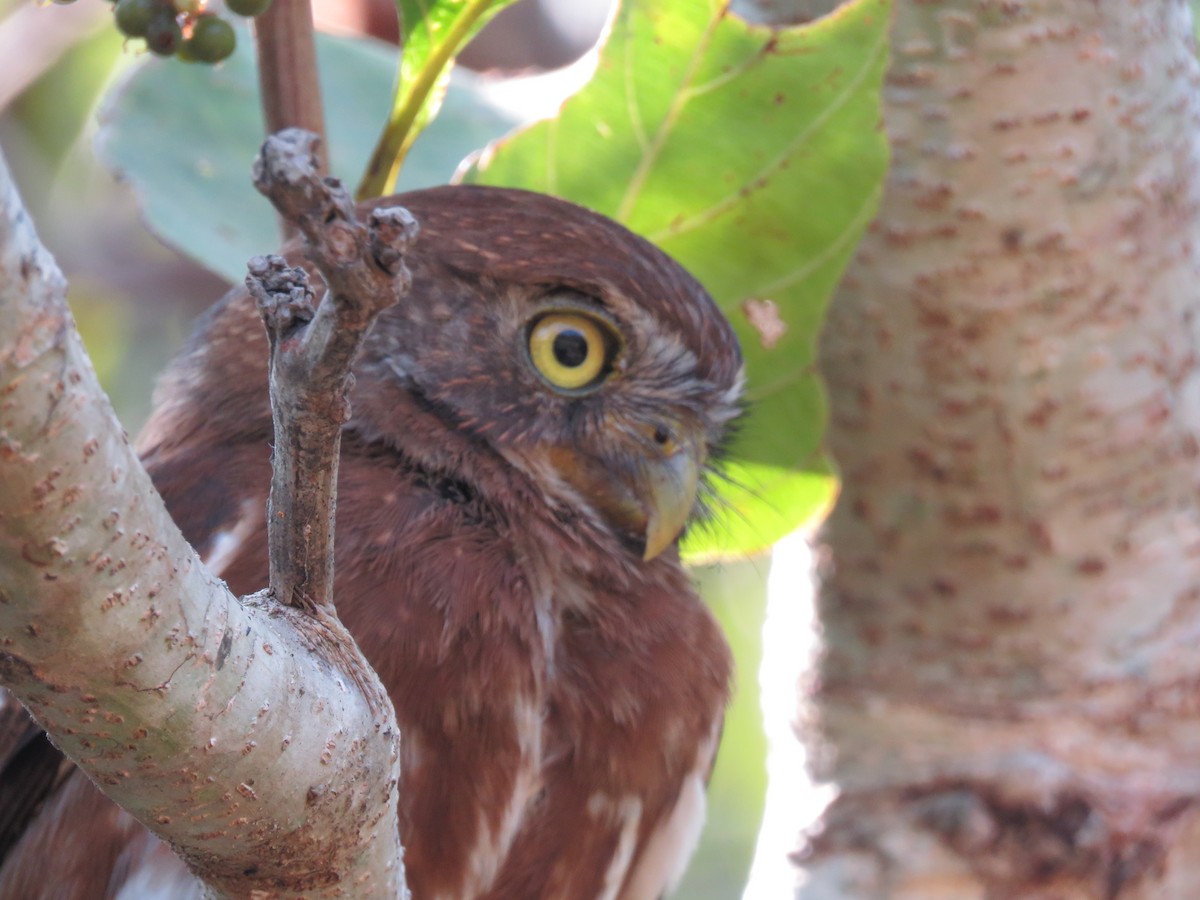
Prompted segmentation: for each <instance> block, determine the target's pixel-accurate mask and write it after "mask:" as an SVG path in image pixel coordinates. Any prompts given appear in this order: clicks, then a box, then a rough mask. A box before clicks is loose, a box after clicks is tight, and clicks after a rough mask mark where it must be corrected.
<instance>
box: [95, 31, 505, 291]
mask: <svg viewBox="0 0 1200 900" xmlns="http://www.w3.org/2000/svg"><path fill="white" fill-rule="evenodd" d="M252 46H253V42H252V41H251V40H250V38H249V35H248V33H247V32H246V31H245V30H244V29H241V30H240V31H239V34H238V50H237V52H235V53H234V55H233V56H232V57H231V58H230V59H228V60H227V61H226V62H225V63H223V64H222V65H220V66H216V67H213V66H200V65H185V64H180V63H179V62H178V61H177V60H161V59H155V58H147V59H146V60H145V61H143V62H142V63H141V64H140V65H138V66H137V67H136V68H135V69H134V71H133V72H131V73H130V76H129V77H128V78H126V79H125V80H124V81H123V82H122V84H121V86H120V87H119V88H118V89H117V91H116V92H115V93H114V95H113V96H112V97H110V98H109V101H108V103H107V104H106V108H105V110H104V112H103V113H102V114H101V130H100V135H99V141H98V143H99V151H100V156H101V158H102V159H103V160H104V161H105V162H106V164H107V165H108V166H109V167H110V168H112V169H114V170H116V172H117V173H118V174H119V175H120V176H121V177H123V178H125V179H126V180H128V181H129V182H130V184H131V185H132V186H133V188H134V190H135V191H136V192H137V194H138V198H139V200H140V202H141V204H142V210H143V215H144V216H145V218H146V221H147V223H148V224H149V225H150V227H151V228H152V229H153V230H154V231H155V232H156V233H157V234H158V235H159V236H160V237H161V238H162V239H163V240H164V241H166V242H167V243H169V244H171V245H173V246H174V247H176V248H178V249H179V250H181V251H182V252H184V253H186V254H187V255H188V256H191V257H192V258H193V259H195V260H197V261H198V262H199V263H201V264H202V265H204V266H207V267H208V268H210V269H212V270H213V271H215V272H217V273H219V274H221V275H223V276H224V277H226V278H228V279H229V280H230V281H241V280H242V278H243V277H244V276H245V274H246V260H247V259H249V258H250V257H251V256H254V255H256V254H261V253H265V252H269V251H271V250H272V249H274V248H275V247H277V246H279V240H280V239H279V225H278V220H277V219H276V216H275V212H274V210H273V209H272V208H271V205H270V204H269V203H268V202H267V201H266V200H265V199H264V198H262V197H261V196H259V194H258V193H257V192H256V191H255V190H254V188H253V186H252V185H251V182H250V166H251V163H252V162H253V161H254V157H255V154H257V152H258V148H259V145H260V144H261V143H262V140H263V137H264V132H263V123H262V112H261V104H260V102H259V90H258V80H257V76H256V75H255V71H254V58H253V53H252V52H250V51H249V49H247V48H250V47H252ZM317 56H318V60H319V63H320V77H321V91H322V96H323V97H325V98H326V101H327V102H326V128H327V130H328V134H329V156H330V167H331V169H332V171H333V174H334V175H336V176H338V177H339V178H341V179H343V180H344V181H348V180H349V179H351V178H354V177H356V176H357V174H358V173H359V172H361V171H362V169H363V166H364V165H365V164H366V160H367V154H368V153H369V150H370V147H371V144H372V142H373V141H374V139H375V135H376V133H377V131H378V128H379V122H380V120H381V118H382V117H383V115H384V114H385V110H387V108H388V104H389V102H390V91H389V88H388V85H389V84H390V82H391V77H392V72H393V70H394V67H395V58H396V49H395V48H394V47H391V46H389V45H386V44H383V43H380V42H377V41H361V40H351V39H348V38H334V37H329V36H327V35H320V34H319V35H317ZM515 124H516V120H515V119H514V118H513V117H512V116H511V115H509V114H505V113H502V112H500V111H499V109H498V108H496V107H494V106H490V105H488V103H487V102H486V101H485V100H484V99H483V95H482V92H481V91H480V90H479V89H478V88H477V87H475V82H474V81H472V80H470V79H462V80H461V81H460V80H458V79H456V80H455V83H454V84H452V85H451V88H450V91H449V93H448V94H447V96H446V103H445V107H444V109H443V111H442V115H440V116H439V117H438V119H437V121H436V122H435V123H433V125H432V126H431V127H430V128H429V130H428V131H427V132H426V134H425V136H424V137H423V139H422V140H421V142H420V143H419V144H418V145H417V146H416V148H415V149H414V151H413V153H412V156H411V158H410V159H409V161H408V164H407V165H406V166H405V168H404V178H403V179H402V180H401V182H400V184H399V185H398V187H399V189H400V190H410V189H413V188H418V187H427V186H429V185H434V184H445V183H446V182H447V181H449V180H450V178H451V176H452V175H453V174H454V170H455V168H456V167H457V165H458V163H459V161H460V160H462V159H463V157H465V156H466V155H467V154H469V153H471V152H472V151H473V150H476V149H478V148H479V147H481V146H483V145H484V144H486V143H487V142H488V141H489V140H492V139H494V138H496V137H498V136H499V135H501V134H503V133H504V132H506V131H508V130H509V129H510V128H512V127H513V125H515Z"/></svg>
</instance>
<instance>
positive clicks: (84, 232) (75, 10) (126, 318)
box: [0, 0, 848, 900]
mask: <svg viewBox="0 0 1200 900" xmlns="http://www.w3.org/2000/svg"><path fill="white" fill-rule="evenodd" d="M697 3H698V4H699V5H701V6H703V7H704V8H705V9H707V8H708V5H707V3H705V2H703V0H697ZM773 5H776V4H773V3H772V2H770V0H763V2H762V3H761V4H760V6H762V7H764V8H767V10H768V12H769V8H770V7H771V6H773ZM315 7H316V15H317V21H318V27H319V28H320V29H322V30H324V31H328V32H334V33H340V34H350V35H360V36H361V35H367V36H371V37H373V38H376V39H378V40H381V41H385V42H389V41H390V42H394V41H395V39H396V34H397V29H396V19H395V8H394V5H393V2H392V0H315ZM609 14H610V0H520V2H518V3H516V4H515V5H513V6H511V7H509V8H508V9H506V10H504V11H503V12H502V13H501V14H500V15H498V16H497V17H496V18H495V19H494V20H493V21H492V22H491V23H490V24H489V25H488V27H487V28H486V29H485V30H484V32H483V33H481V34H480V36H479V37H478V38H477V39H476V40H475V41H474V43H473V44H472V45H471V46H470V47H468V48H467V50H466V51H465V52H464V53H463V54H462V56H460V63H463V64H465V65H467V66H468V67H470V68H472V69H474V70H476V71H479V72H482V73H486V77H487V78H488V79H500V78H503V77H505V76H508V75H512V74H514V73H520V74H522V75H525V76H529V75H536V73H541V72H547V71H548V70H552V69H554V68H555V67H558V66H566V65H569V64H571V63H572V62H573V61H575V60H577V59H578V58H579V57H580V56H581V55H582V54H584V53H585V52H586V51H587V50H588V49H589V48H591V47H592V45H593V44H594V43H595V42H596V40H597V39H598V38H599V36H600V34H601V32H602V30H603V28H604V25H605V22H606V21H607V19H608V16H609ZM380 52H381V53H382V52H384V51H382V50H381V51H380ZM251 53H252V50H251V41H250V40H248V37H247V35H245V34H242V35H241V36H240V39H239V47H238V50H237V54H236V55H235V57H234V58H233V59H231V60H230V61H229V62H228V63H226V64H225V65H226V67H227V68H228V69H229V70H235V69H236V68H237V67H239V66H243V67H245V66H248V65H249V58H250V54H251ZM388 53H389V54H394V49H393V50H391V51H388ZM0 59H3V60H5V61H6V62H5V65H4V66H3V67H0V145H2V146H3V148H4V152H5V154H6V155H7V157H8V159H9V164H10V166H11V167H12V169H13V171H14V173H15V175H16V178H17V182H18V184H19V185H20V186H21V188H22V191H23V195H24V197H25V200H26V203H27V205H28V207H29V209H30V211H31V213H32V215H33V217H34V219H35V221H36V222H37V225H38V229H39V233H40V234H41V237H42V239H43V241H44V242H45V243H46V244H47V246H49V248H50V249H51V251H52V252H53V253H54V254H55V256H56V258H57V259H58V261H59V264H60V265H61V266H62V268H63V270H64V272H65V273H66V275H67V277H68V279H69V282H70V285H71V288H70V297H71V304H72V308H73V310H74V312H75V315H76V318H77V321H78V323H79V326H80V330H81V331H82V333H83V335H84V339H85V341H86V343H87V346H88V349H89V352H90V353H91V355H92V359H93V362H94V363H95V366H96V369H97V371H98V374H99V376H100V379H101V382H102V383H103V385H104V386H105V388H106V390H107V391H108V392H109V395H110V397H111V398H112V401H113V404H114V407H115V408H116V411H117V414H118V416H119V417H120V419H121V421H122V422H123V423H124V425H125V427H126V429H127V430H128V431H129V432H130V433H131V434H135V433H136V432H137V430H138V428H139V427H140V426H141V424H142V422H143V421H144V420H145V417H146V415H147V414H148V412H149V409H150V404H151V396H152V389H153V383H154V378H155V376H156V374H157V373H158V372H159V371H160V370H161V369H162V368H163V366H164V365H165V364H166V362H167V361H168V360H169V359H170V358H171V357H172V356H173V355H174V354H175V353H176V352H177V351H178V349H179V347H180V346H181V344H182V342H183V341H184V339H185V338H186V335H187V333H188V331H189V329H190V327H191V323H192V321H193V320H194V319H195V317H196V316H197V315H199V314H200V313H201V312H202V311H203V310H204V309H206V308H207V307H208V306H209V305H211V304H212V303H213V302H214V301H215V300H216V299H217V298H218V297H219V296H220V295H221V294H222V293H223V292H224V290H225V289H226V287H227V286H228V282H227V281H226V280H224V278H223V277H222V276H220V275H217V274H214V273H213V272H212V271H210V270H209V269H206V268H203V267H201V266H199V265H198V264H196V263H195V262H193V261H192V260H191V259H189V258H188V257H187V256H185V255H184V254H182V253H180V252H177V251H176V250H175V249H172V248H170V247H168V246H166V245H164V244H163V243H161V242H160V241H159V240H158V239H157V238H156V237H154V236H153V235H152V234H151V233H150V232H149V231H148V230H147V228H146V227H145V226H144V225H143V223H142V220H141V218H140V217H139V209H138V205H137V202H136V201H135V197H134V195H133V192H132V191H131V190H130V189H129V186H128V185H127V184H123V183H121V182H120V181H119V180H117V179H115V178H114V177H113V175H112V174H110V172H109V171H108V170H107V169H105V168H104V166H103V165H102V164H101V162H100V161H99V158H98V156H97V154H96V152H95V148H94V145H95V143H96V141H95V137H96V133H97V119H98V115H99V114H100V113H101V110H103V109H104V104H105V95H106V92H107V91H108V90H109V89H110V88H111V87H112V86H113V85H114V84H118V83H121V81H122V79H126V78H128V77H129V70H130V69H131V68H132V67H136V66H137V65H138V64H139V59H138V54H137V53H134V52H132V51H131V50H130V49H128V48H126V47H125V46H124V44H123V40H122V38H121V36H120V35H119V34H118V33H117V32H116V30H115V29H114V28H113V27H112V25H111V13H110V5H109V4H108V3H107V2H103V0H80V2H77V3H75V4H73V5H68V6H53V7H51V6H47V5H44V4H42V3H39V2H37V0H0ZM169 65H170V66H174V67H182V68H187V67H186V66H182V64H179V63H176V62H174V61H172V62H171V63H170V64H169ZM164 71H166V72H172V70H171V69H166V70H164ZM218 71H219V70H218ZM178 73H179V68H176V69H175V70H174V74H178ZM166 77H173V75H169V76H166ZM384 77H385V76H384V75H383V74H382V69H381V74H380V78H384ZM546 77H548V78H552V79H555V80H556V81H557V83H558V84H560V85H561V84H562V83H564V82H565V81H569V80H571V79H573V78H574V77H575V76H567V75H554V74H553V73H551V74H550V75H549V76H546ZM538 83H539V82H538V78H537V77H532V78H527V79H526V80H525V81H523V82H522V84H524V85H525V86H526V87H529V86H533V87H535V88H536V86H537V85H538ZM541 84H542V86H543V87H544V86H545V80H544V79H543V81H542V82H541ZM387 86H389V85H383V87H387ZM148 87H149V88H153V87H154V85H149V86H148ZM159 87H160V88H162V87H163V85H159ZM379 87H381V86H380V85H370V86H368V88H367V89H365V90H363V91H361V92H358V94H356V96H355V98H354V102H355V103H356V104H358V105H361V106H362V107H363V108H364V109H367V110H370V107H371V106H372V105H374V104H376V103H380V104H381V105H380V108H379V110H378V113H377V115H378V120H379V122H382V120H383V117H384V116H385V115H386V112H387V102H386V97H387V91H386V90H382V91H380V90H377V88H379ZM550 94H551V95H553V94H554V91H553V90H551V91H550ZM366 97H370V98H371V99H370V100H369V101H368V100H366V99H364V98H366ZM376 97H380V98H383V99H382V100H378V99H375V98H376ZM329 98H330V95H329V94H328V93H327V94H326V103H327V105H328V104H329ZM188 102H192V101H190V100H188V101H183V100H181V101H180V102H179V103H178V104H177V108H173V107H172V104H171V96H170V89H169V86H167V88H166V90H165V91H160V95H159V96H158V97H157V98H156V99H155V100H154V103H151V104H150V105H149V106H148V107H146V110H149V112H148V113H146V115H147V118H145V119H143V120H141V121H137V120H135V121H132V122H129V121H126V122H123V123H121V125H122V127H123V130H122V131H120V132H119V140H121V141H125V142H127V143H128V142H132V143H134V144H136V143H137V142H145V145H144V146H143V147H142V152H143V154H144V155H146V156H148V157H154V156H156V155H158V156H161V157H162V158H163V160H164V161H166V162H169V160H170V157H171V153H172V148H171V140H170V139H171V128H172V127H173V126H172V125H171V124H170V123H171V121H175V120H181V119H186V118H188V117H189V116H194V115H195V114H196V113H197V110H194V109H192V108H190V107H189V106H187V103H188ZM547 102H550V103H551V104H553V103H554V102H555V101H553V100H550V101H547V100H546V98H545V96H543V95H541V94H539V93H538V91H537V90H533V91H530V90H525V89H524V88H518V89H516V90H515V91H511V92H509V93H504V92H501V93H499V94H497V95H496V97H495V98H494V102H492V103H491V104H490V105H486V106H485V105H480V106H479V110H480V112H479V115H480V116H488V115H491V116H493V118H492V119H490V120H487V121H483V120H482V119H480V120H479V121H475V122H472V121H471V113H470V111H469V110H467V111H466V112H464V113H463V114H462V115H461V117H460V119H461V121H459V124H457V125H455V126H454V127H456V128H464V129H469V128H472V127H474V128H479V129H485V130H487V129H495V128H496V127H497V121H496V120H495V118H494V117H495V115H496V113H497V110H501V111H502V112H503V114H504V115H509V116H511V120H512V121H515V120H516V119H518V118H521V117H525V118H531V117H535V116H538V115H543V114H545V112H546V104H547ZM522 103H524V107H523V108H521V105H522ZM155 104H159V105H158V106H157V108H158V110H159V112H158V113H157V116H158V121H157V122H155V121H154V119H155V115H156V114H155V113H154V109H155V108H156V106H155ZM448 106H449V103H448ZM489 110H490V112H489ZM356 111H361V110H356ZM143 112H145V110H144V111H143ZM371 112H372V113H373V112H374V111H373V110H372V111H371ZM235 124H236V127H237V128H238V129H242V130H243V131H244V130H246V129H247V128H249V127H250V126H249V125H247V123H245V122H243V121H240V120H239V121H238V122H236V123H235ZM449 137H450V140H451V142H452V143H453V140H454V139H455V135H450V136H449ZM459 137H461V135H460V136H459ZM239 139H240V140H241V141H242V142H243V143H244V144H245V145H247V146H249V147H250V148H251V149H250V150H249V151H246V152H245V155H246V159H245V172H246V179H245V185H246V188H245V190H246V195H247V196H248V197H253V198H254V199H255V200H257V199H258V198H257V197H256V196H255V195H253V192H252V190H251V189H250V186H249V166H250V156H251V154H252V152H253V148H254V147H256V146H257V144H258V142H259V140H260V139H261V127H258V128H255V129H253V133H252V134H244V133H243V134H241V135H240V136H239ZM109 140H112V138H111V137H110V138H109ZM455 146H457V145H455ZM368 149H369V146H368V147H364V148H362V151H363V152H364V153H365V152H366V150H368ZM238 152H239V153H241V152H243V151H241V150H239V151H238ZM444 152H445V153H448V154H450V155H453V154H454V153H455V152H457V151H451V150H446V151H444ZM234 159H235V165H236V157H235V158H234ZM444 162H445V161H444ZM448 162H449V169H448V170H447V171H453V168H454V166H455V165H457V162H458V159H457V158H455V159H453V160H449V161H448ZM347 177H348V178H349V179H353V178H355V177H356V173H348V174H347ZM445 177H448V175H447V176H445ZM177 212H178V213H180V214H181V215H177V217H176V218H177V219H178V221H177V222H176V223H175V225H176V228H177V229H178V230H177V231H176V232H174V233H173V235H172V240H173V241H174V242H175V243H176V244H177V245H178V244H186V242H187V240H188V237H187V235H188V221H187V208H186V206H184V207H183V208H181V209H180V210H177ZM264 241H266V244H265V245H264V246H261V247H259V248H258V251H259V252H266V251H270V250H271V249H273V244H274V239H273V236H268V237H265V238H264ZM847 252H848V251H847ZM236 269H237V263H236V260H235V263H234V265H232V266H229V267H222V270H223V271H224V272H225V275H226V277H230V276H232V275H234V274H235V272H236ZM816 415H818V416H820V415H821V413H820V411H818V412H817V413H816ZM806 452H808V453H811V450H808V451H806ZM814 464H815V463H814ZM824 490H825V491H827V490H828V489H827V488H825V489H824ZM768 566H769V558H768V557H767V556H765V555H764V556H760V557H757V558H749V559H744V560H741V561H736V562H726V563H722V564H720V565H711V566H704V567H698V568H697V569H696V570H695V572H696V576H697V579H698V582H699V584H700V586H701V588H702V591H703V593H704V595H705V597H706V598H707V599H708V601H709V603H710V604H711V606H712V607H713V609H714V610H715V611H716V613H717V615H718V616H719V618H720V619H721V621H722V624H723V626H724V628H725V631H726V633H727V634H728V636H729V639H730V642H731V644H732V645H733V647H734V651H735V655H736V657H737V660H738V677H737V685H736V695H735V698H734V702H733V704H732V706H731V708H730V710H729V714H728V718H727V721H726V727H725V734H724V740H723V743H722V747H721V752H720V755H719V758H718V764H717V769H716V771H715V773H714V777H713V781H712V784H711V787H710V806H709V821H708V826H707V828H706V831H705V834H704V837H703V839H702V844H701V847H700V849H699V851H698V852H697V854H696V856H695V858H694V860H693V863H692V867H691V870H690V871H689V873H688V876H687V878H686V880H685V883H684V884H683V885H682V886H681V888H680V889H679V891H678V892H677V894H676V896H678V897H686V898H691V900H729V898H733V897H737V896H740V894H741V892H742V887H743V885H744V884H745V883H746V877H747V873H748V871H749V868H750V863H751V859H752V856H753V852H754V845H755V840H756V836H757V832H758V826H759V821H760V819H761V815H762V808H763V802H764V797H765V791H766V773H765V765H764V760H765V756H766V740H765V737H764V732H763V727H762V720H761V711H760V709H761V707H760V703H759V684H758V678H757V674H758V668H759V661H760V659H761V652H762V628H763V618H764V612H765V609H766V575H767V570H768ZM786 688H787V689H789V690H790V689H791V686H790V685H789V686H786Z"/></svg>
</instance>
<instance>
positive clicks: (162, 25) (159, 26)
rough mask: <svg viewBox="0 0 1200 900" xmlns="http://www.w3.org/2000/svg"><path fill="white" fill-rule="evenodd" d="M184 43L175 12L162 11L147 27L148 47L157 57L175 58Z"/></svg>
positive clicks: (170, 10)
mask: <svg viewBox="0 0 1200 900" xmlns="http://www.w3.org/2000/svg"><path fill="white" fill-rule="evenodd" d="M121 2H124V0H121ZM182 43H183V31H182V30H181V29H180V28H179V23H178V22H176V21H175V10H174V9H172V8H170V7H168V8H166V9H163V10H160V11H159V13H158V14H157V15H156V16H155V17H154V19H153V20H152V21H151V22H150V24H149V25H148V26H147V27H146V46H147V47H148V48H150V52H151V53H154V54H156V55H157V56H174V55H175V51H176V50H178V49H179V45H180V44H182Z"/></svg>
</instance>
